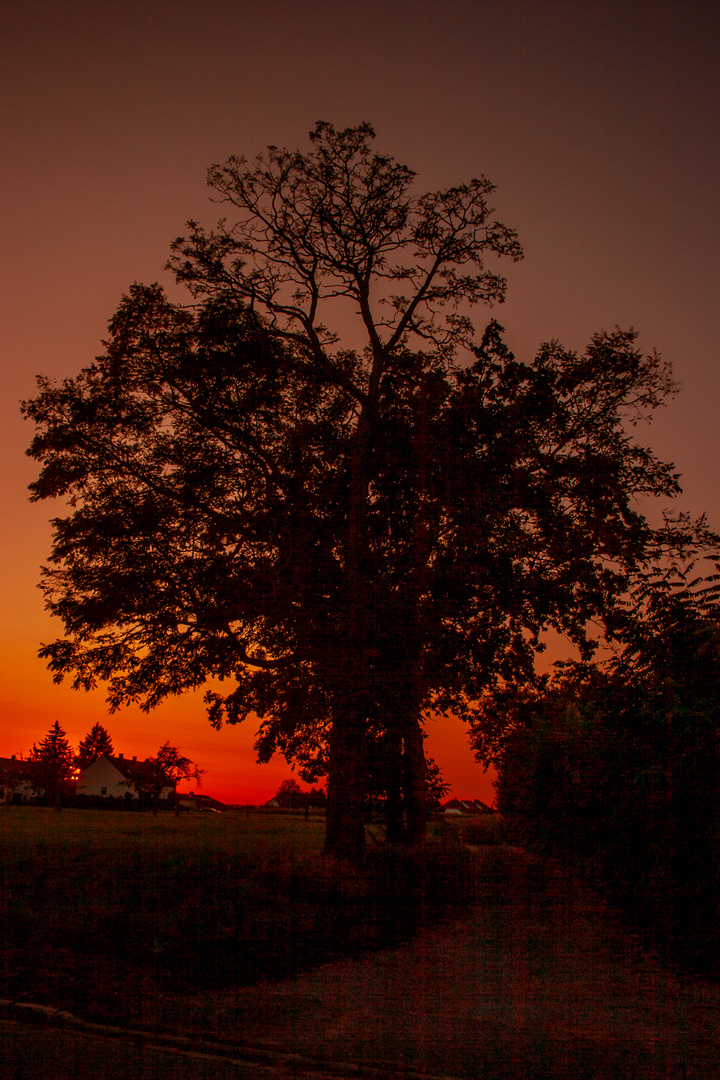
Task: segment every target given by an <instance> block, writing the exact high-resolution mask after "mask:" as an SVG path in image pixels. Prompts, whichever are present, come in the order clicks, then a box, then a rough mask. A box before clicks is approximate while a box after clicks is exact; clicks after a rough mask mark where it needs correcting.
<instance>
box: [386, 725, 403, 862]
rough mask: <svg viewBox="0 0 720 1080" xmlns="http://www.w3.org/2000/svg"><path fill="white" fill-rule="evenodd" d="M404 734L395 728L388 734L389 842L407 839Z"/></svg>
mask: <svg viewBox="0 0 720 1080" xmlns="http://www.w3.org/2000/svg"><path fill="white" fill-rule="evenodd" d="M401 759H402V735H401V733H400V731H399V730H396V729H393V730H392V731H389V732H388V735H387V782H386V783H387V787H386V790H385V836H386V839H387V842H388V843H389V844H401V843H402V842H403V841H404V840H405V825H404V822H403V795H402V767H403V766H402V760H401Z"/></svg>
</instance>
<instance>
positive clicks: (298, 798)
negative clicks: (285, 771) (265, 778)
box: [274, 778, 305, 809]
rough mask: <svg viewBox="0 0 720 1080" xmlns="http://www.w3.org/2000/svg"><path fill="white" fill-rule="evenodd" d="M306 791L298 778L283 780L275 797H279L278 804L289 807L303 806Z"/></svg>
mask: <svg viewBox="0 0 720 1080" xmlns="http://www.w3.org/2000/svg"><path fill="white" fill-rule="evenodd" d="M304 796H305V792H304V791H303V790H302V788H301V787H300V785H299V784H298V782H297V780H293V779H292V778H291V779H290V780H283V782H282V784H281V785H280V787H279V788H278V789H277V791H276V792H275V795H274V798H275V799H277V801H278V805H279V806H282V807H285V808H286V809H287V808H297V807H299V806H303V799H304Z"/></svg>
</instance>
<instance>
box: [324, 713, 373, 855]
mask: <svg viewBox="0 0 720 1080" xmlns="http://www.w3.org/2000/svg"><path fill="white" fill-rule="evenodd" d="M365 788H366V784H365V733H364V726H363V723H362V718H361V717H359V716H358V715H357V714H355V713H354V712H353V711H352V710H351V709H350V708H347V709H345V710H343V712H342V713H340V712H338V713H337V714H336V715H335V716H333V721H332V728H331V731H330V762H329V770H328V787H327V818H326V830H325V852H326V854H328V855H336V856H339V857H340V858H345V859H351V860H353V861H358V860H359V859H360V858H361V857H362V854H363V851H364V848H365V824H364V812H365Z"/></svg>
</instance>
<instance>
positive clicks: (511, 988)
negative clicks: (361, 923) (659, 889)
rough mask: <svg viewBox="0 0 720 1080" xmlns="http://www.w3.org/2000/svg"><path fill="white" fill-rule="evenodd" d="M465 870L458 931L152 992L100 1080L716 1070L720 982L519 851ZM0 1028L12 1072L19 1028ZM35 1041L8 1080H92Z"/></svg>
mask: <svg viewBox="0 0 720 1080" xmlns="http://www.w3.org/2000/svg"><path fill="white" fill-rule="evenodd" d="M473 862H474V872H475V877H476V881H477V888H476V891H475V892H474V896H473V902H472V905H471V907H470V909H469V911H468V913H467V915H466V916H465V917H464V918H462V919H460V920H458V921H457V922H454V923H449V924H446V925H444V926H441V927H438V928H437V929H425V930H421V931H420V932H419V933H418V934H417V936H416V937H415V938H414V939H413V940H412V941H410V942H407V943H405V944H402V945H400V946H399V947H394V948H385V949H381V950H380V951H379V952H377V953H374V954H367V955H365V956H363V957H361V958H359V959H355V960H352V959H348V960H342V961H338V962H334V963H330V964H326V965H324V966H322V967H319V968H317V969H316V970H313V971H309V972H306V973H304V974H301V975H298V976H296V977H293V978H286V979H283V980H281V981H277V982H266V983H261V984H260V985H256V986H247V987H242V988H239V989H235V990H232V989H230V990H228V989H224V990H222V989H219V990H209V991H203V992H201V993H187V994H182V993H174V994H164V993H158V994H156V995H151V996H149V997H147V998H146V999H145V1000H144V1001H143V1005H142V1015H141V1022H140V1024H139V1025H138V1026H139V1028H142V1029H143V1030H144V1032H145V1034H144V1036H140V1037H139V1041H136V1042H135V1043H132V1041H131V1042H123V1041H122V1039H120V1040H118V1039H117V1038H116V1039H114V1040H113V1042H112V1046H113V1047H114V1048H115V1050H114V1051H113V1053H115V1054H116V1056H117V1054H118V1053H120V1050H122V1053H120V1057H119V1058H118V1064H117V1071H115V1072H114V1071H113V1069H114V1068H115V1066H114V1065H111V1063H110V1059H109V1057H108V1062H107V1066H106V1067H104V1069H103V1070H101V1072H100V1074H99V1075H101V1076H102V1077H103V1080H115V1077H116V1076H117V1077H118V1078H119V1077H120V1076H123V1077H124V1078H125V1080H150V1078H155V1077H157V1078H158V1080H160V1078H161V1077H165V1076H166V1075H170V1074H169V1072H166V1071H163V1069H164V1068H166V1067H167V1061H168V1060H170V1058H172V1059H173V1060H174V1061H175V1069H174V1072H173V1075H174V1076H180V1077H185V1076H188V1077H190V1076H192V1077H199V1078H202V1077H208V1078H214V1077H216V1076H228V1077H238V1078H240V1077H245V1076H256V1077H257V1078H258V1080H260V1078H261V1077H262V1078H264V1077H271V1076H287V1077H296V1076H307V1075H313V1074H314V1075H316V1076H326V1077H330V1076H333V1077H334V1076H349V1075H366V1076H374V1077H383V1076H386V1077H403V1076H404V1077H412V1076H418V1075H421V1076H426V1077H427V1076H430V1077H444V1078H452V1077H456V1078H462V1080H469V1078H486V1080H500V1078H503V1080H508V1078H509V1080H513V1078H515V1077H517V1078H522V1080H535V1078H537V1080H540V1078H542V1080H558V1078H562V1080H595V1078H597V1080H601V1078H602V1080H606V1078H614V1080H651V1078H652V1080H655V1078H658V1080H660V1078H662V1080H680V1078H683V1080H692V1078H703V1080H704V1078H717V1077H720V986H716V985H714V984H710V983H703V982H701V981H699V980H691V979H685V978H683V977H681V976H679V975H674V974H673V973H671V972H670V971H668V970H667V969H666V968H664V967H663V966H662V964H660V962H659V961H657V960H656V959H654V958H653V957H652V955H649V954H648V953H647V952H643V951H642V950H641V948H640V946H639V943H638V941H637V940H635V939H633V938H632V937H631V936H630V935H628V934H627V933H626V932H625V931H624V930H623V928H622V926H621V924H620V922H619V920H618V919H617V918H616V917H615V916H614V915H613V913H612V912H611V911H610V910H608V909H607V908H606V907H605V905H604V904H603V903H602V902H601V900H599V899H598V898H597V897H596V896H594V895H593V894H591V893H590V892H589V891H588V890H585V889H583V888H581V887H579V886H578V885H577V884H576V883H574V882H573V881H572V879H571V878H570V877H569V876H568V875H566V874H564V873H562V872H561V871H560V870H558V869H557V868H554V867H552V866H548V865H547V864H545V863H542V862H540V861H537V860H534V859H532V858H530V857H529V856H528V855H527V854H526V853H525V852H523V851H522V850H520V849H517V848H512V847H502V846H501V847H483V848H478V849H475V850H474V851H473ZM6 1015H7V1016H12V1015H14V1016H15V1017H16V1018H17V1013H15V1014H13V1013H12V1011H11V1012H9V1013H6ZM4 1025H5V1026H4V1027H3V1029H2V1039H3V1040H5V1045H4V1047H3V1049H4V1050H5V1051H6V1052H5V1056H4V1058H3V1060H5V1062H6V1063H7V1062H9V1061H10V1060H11V1059H10V1057H9V1056H8V1053H9V1050H10V1049H11V1048H12V1047H13V1046H15V1045H17V1044H18V1040H19V1039H21V1038H25V1037H26V1036H25V1035H23V1034H22V1033H20V1032H19V1031H16V1033H15V1034H13V1032H12V1030H11V1028H12V1024H9V1022H8V1021H7V1020H6V1021H4ZM44 1030H45V1029H44ZM163 1032H164V1033H166V1034H168V1035H170V1036H172V1034H173V1033H174V1034H175V1035H176V1036H179V1037H180V1040H181V1041H180V1042H176V1043H175V1044H174V1049H168V1050H165V1051H157V1050H156V1049H152V1045H153V1042H152V1041H153V1039H157V1036H158V1033H163ZM44 1038H46V1039H48V1040H49V1043H50V1045H55V1046H56V1047H57V1051H58V1052H57V1055H56V1057H55V1058H54V1060H53V1061H52V1062H48V1063H47V1069H48V1070H49V1071H47V1070H46V1071H45V1072H42V1071H39V1070H40V1066H39V1065H38V1064H37V1062H36V1066H37V1067H36V1068H35V1069H34V1070H32V1071H31V1072H27V1071H25V1072H23V1071H18V1072H7V1071H6V1072H5V1073H4V1074H3V1080H4V1078H5V1077H6V1076H7V1077H8V1078H10V1077H11V1078H12V1080H25V1078H26V1077H29V1076H31V1075H32V1076H33V1077H34V1078H35V1077H37V1078H39V1080H48V1078H51V1077H52V1078H57V1080H66V1078H67V1080H70V1077H71V1076H78V1077H81V1076H84V1075H85V1074H83V1073H81V1072H77V1071H76V1072H67V1071H62V1070H63V1069H64V1068H65V1064H66V1063H67V1062H68V1061H69V1060H70V1057H69V1056H68V1055H70V1056H72V1054H73V1053H77V1052H78V1051H77V1046H76V1048H75V1050H72V1048H71V1047H70V1044H69V1043H68V1040H72V1035H71V1033H70V1032H69V1030H68V1028H67V1027H64V1028H59V1029H57V1031H56V1032H55V1034H54V1035H53V1034H52V1030H51V1029H47V1034H46V1035H45V1036H44ZM85 1040H86V1042H85V1044H84V1045H85V1048H86V1049H87V1035H86V1036H85ZM183 1040H185V1041H183ZM171 1041H172V1040H171ZM76 1042H77V1040H76ZM28 1045H30V1044H29V1043H28ZM128 1046H130V1047H132V1046H134V1050H132V1051H128V1050H127V1049H122V1047H126V1048H127V1047H128ZM201 1050H202V1051H203V1052H204V1051H207V1054H206V1057H205V1058H200V1057H194V1058H191V1057H189V1056H188V1055H189V1054H190V1053H195V1054H197V1052H198V1051H201ZM158 1053H160V1055H161V1056H160V1057H158V1056H157V1054H158ZM163 1053H164V1054H165V1059H162V1054H163ZM224 1053H227V1054H228V1055H230V1056H229V1057H227V1058H225V1059H224V1063H223V1059H222V1054H224ZM218 1054H220V1055H221V1056H220V1057H219V1058H217V1061H219V1062H220V1064H217V1063H216V1064H213V1061H216V1057H217V1055H218ZM214 1055H215V1056H214ZM233 1062H235V1063H233ZM133 1069H134V1070H135V1071H132V1070H133ZM193 1069H194V1070H195V1071H193ZM212 1069H216V1071H212ZM223 1069H224V1070H225V1071H223ZM253 1069H254V1070H255V1071H254V1072H253ZM53 1070H54V1071H53ZM188 1070H189V1071H188ZM203 1070H204V1071H203ZM217 1070H219V1071H217ZM273 1070H274V1071H273ZM88 1075H90V1074H89V1073H88ZM95 1075H96V1076H97V1075H98V1073H97V1072H96V1073H95Z"/></svg>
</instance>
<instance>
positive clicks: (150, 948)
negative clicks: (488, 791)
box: [0, 807, 468, 1022]
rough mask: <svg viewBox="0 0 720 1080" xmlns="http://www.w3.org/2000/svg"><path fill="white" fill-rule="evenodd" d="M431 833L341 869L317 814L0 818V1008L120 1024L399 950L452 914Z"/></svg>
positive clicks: (451, 860) (452, 858)
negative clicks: (191, 998) (234, 989)
mask: <svg viewBox="0 0 720 1080" xmlns="http://www.w3.org/2000/svg"><path fill="white" fill-rule="evenodd" d="M433 833H435V835H434V837H433ZM445 833H446V831H445V830H442V829H440V828H436V829H433V828H432V827H431V829H430V842H429V844H428V849H427V851H426V852H424V853H423V854H422V855H419V856H418V855H413V856H411V855H408V854H403V853H402V852H398V851H391V850H389V849H387V848H383V847H377V848H376V849H374V850H373V851H371V852H369V854H368V857H367V859H366V861H365V864H364V865H363V866H362V867H361V868H359V869H350V868H347V867H342V866H338V864H337V863H334V862H331V861H328V860H326V859H324V858H323V857H322V844H323V838H324V819H323V818H322V817H320V816H317V817H312V816H311V817H310V818H309V819H307V820H306V819H305V818H304V816H303V815H298V816H295V815H291V814H278V815H272V814H263V813H251V814H249V815H246V814H245V813H244V812H241V811H238V812H229V813H226V814H224V815H222V816H219V815H215V814H195V813H192V814H185V815H182V816H180V817H177V818H176V817H174V816H172V815H170V814H160V815H158V816H157V817H153V816H152V815H151V814H140V813H131V812H122V811H118V812H111V811H103V810H85V809H83V810H73V809H66V810H63V811H62V812H61V813H57V812H56V811H54V810H51V809H45V808H39V807H2V808H0V875H1V879H0V924H1V926H0V942H1V944H0V996H4V997H7V998H13V999H14V1000H30V1001H39V1002H46V1003H52V1004H54V1005H57V1006H59V1007H61V1008H65V1009H70V1010H71V1011H74V1012H77V1013H79V1014H80V1015H83V1016H85V1017H93V1018H97V1019H105V1020H108V1019H113V1020H115V1021H117V1022H119V1021H127V1020H133V1019H136V1018H137V1017H138V1016H139V1015H140V1013H141V1008H142V1001H143V999H144V998H147V996H148V995H152V994H168V993H172V992H173V991H174V990H179V989H189V988H192V987H195V988H199V987H203V986H229V985H233V984H235V985H243V984H244V985H247V984H248V983H252V982H256V981H258V980H262V979H267V978H274V977H279V976H282V975H284V974H288V973H291V972H294V971H298V970H301V969H303V968H306V967H309V966H312V965H314V964H317V963H321V962H323V961H326V960H329V959H332V958H334V957H338V956H343V955H352V954H355V953H358V952H361V951H362V950H364V949H371V948H376V947H378V946H380V945H383V944H388V943H391V942H395V941H399V940H402V939H403V938H406V937H408V936H409V935H410V934H411V933H412V932H413V930H414V928H415V927H416V926H418V925H421V924H427V923H431V922H436V921H438V919H441V918H448V917H451V916H452V915H453V914H454V913H455V912H456V911H457V910H458V909H459V908H462V907H463V906H464V905H465V903H466V902H467V894H468V888H467V884H468V871H467V860H466V858H465V856H464V851H463V848H462V847H461V845H460V844H459V843H458V842H457V841H455V842H453V840H452V838H451V839H450V841H448V837H447V835H446V834H445ZM453 833H454V830H450V834H451V837H452V834H453Z"/></svg>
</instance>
